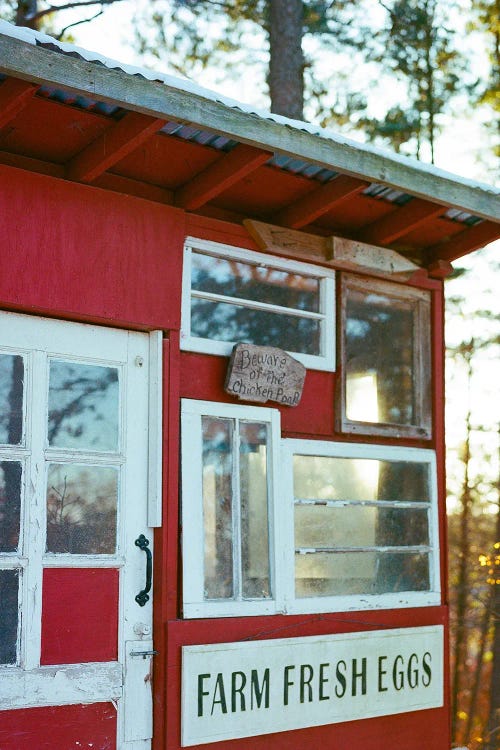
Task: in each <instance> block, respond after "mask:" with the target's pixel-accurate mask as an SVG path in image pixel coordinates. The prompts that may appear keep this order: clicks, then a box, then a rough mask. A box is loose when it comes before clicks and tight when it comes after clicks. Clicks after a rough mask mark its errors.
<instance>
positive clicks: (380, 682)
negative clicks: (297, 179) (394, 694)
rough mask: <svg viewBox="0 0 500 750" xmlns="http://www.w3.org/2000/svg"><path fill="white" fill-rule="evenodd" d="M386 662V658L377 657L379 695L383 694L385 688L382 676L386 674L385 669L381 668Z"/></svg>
mask: <svg viewBox="0 0 500 750" xmlns="http://www.w3.org/2000/svg"><path fill="white" fill-rule="evenodd" d="M384 661H387V656H379V657H378V691H379V693H384V692H385V691H386V690H387V688H386V687H384V685H383V678H384V675H386V674H387V669H384V668H383V662H384Z"/></svg>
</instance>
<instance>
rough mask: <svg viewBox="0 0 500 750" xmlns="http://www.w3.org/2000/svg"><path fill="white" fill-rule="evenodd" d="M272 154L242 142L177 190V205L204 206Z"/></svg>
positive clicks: (189, 207)
mask: <svg viewBox="0 0 500 750" xmlns="http://www.w3.org/2000/svg"><path fill="white" fill-rule="evenodd" d="M271 156H272V154H270V153H269V152H268V151H263V150H262V149H259V148H254V147H253V146H246V145H245V144H240V145H238V146H236V147H235V148H234V149H233V150H232V151H230V152H229V154H227V155H222V156H220V157H219V158H218V159H217V161H215V162H214V163H213V164H210V166H208V167H207V168H206V169H204V170H203V171H202V172H200V174H197V175H196V177H193V179H192V180H191V181H190V182H188V183H187V184H186V185H184V187H182V188H180V189H179V190H177V191H176V193H175V204H176V206H180V207H182V208H185V209H187V210H194V209H196V208H199V207H200V206H203V205H204V204H205V203H208V201H210V200H212V198H215V197H216V196H217V195H219V194H220V193H222V192H224V190H227V189H228V188H230V187H231V185H234V184H235V183H237V182H239V180H242V179H243V177H246V175H248V174H250V173H251V172H253V171H255V170H256V169H258V167H260V166H262V164H265V163H266V161H269V159H270V158H271Z"/></svg>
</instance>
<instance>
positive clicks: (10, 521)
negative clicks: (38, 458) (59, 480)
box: [0, 461, 22, 601]
mask: <svg viewBox="0 0 500 750" xmlns="http://www.w3.org/2000/svg"><path fill="white" fill-rule="evenodd" d="M21 475H22V469H21V464H20V463H19V461H0V552H16V550H17V549H18V547H19V530H20V525H21ZM0 601H1V600H0Z"/></svg>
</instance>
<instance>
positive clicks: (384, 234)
mask: <svg viewBox="0 0 500 750" xmlns="http://www.w3.org/2000/svg"><path fill="white" fill-rule="evenodd" d="M443 212H444V208H443V207H442V206H436V204H435V203H431V202H430V201H424V200H421V199H420V198H416V199H415V200H412V201H410V202H409V203H407V204H406V206H402V207H401V208H396V209H395V210H394V211H393V212H392V213H390V214H388V215H387V216H384V217H383V218H382V219H378V220H377V221H374V222H373V223H372V224H370V225H369V226H368V227H366V229H365V230H363V232H361V239H363V240H365V241H366V242H372V243H374V244H375V245H377V244H380V245H384V244H390V243H391V242H394V240H397V239H398V238H399V237H402V236H403V235H405V234H408V232H411V231H413V230H414V229H417V228H418V227H419V226H421V225H422V224H424V223H425V222H426V221H428V220H429V219H433V218H434V217H435V216H439V215H440V214H442V213H443Z"/></svg>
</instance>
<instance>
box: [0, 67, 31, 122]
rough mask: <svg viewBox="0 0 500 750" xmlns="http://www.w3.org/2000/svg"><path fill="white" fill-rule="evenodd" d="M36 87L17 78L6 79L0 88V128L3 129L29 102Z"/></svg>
mask: <svg viewBox="0 0 500 750" xmlns="http://www.w3.org/2000/svg"><path fill="white" fill-rule="evenodd" d="M37 90H38V86H35V85H34V84H32V83H27V82H26V81H20V80H19V79H18V78H7V80H6V81H4V82H3V83H2V85H1V86H0V128H4V127H5V126H6V125H8V124H9V122H11V121H12V120H13V119H14V117H16V116H17V115H18V114H19V112H22V110H23V109H24V108H25V107H26V105H27V104H28V103H29V102H30V101H31V99H32V97H33V96H34V94H35V92H36V91H37Z"/></svg>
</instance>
